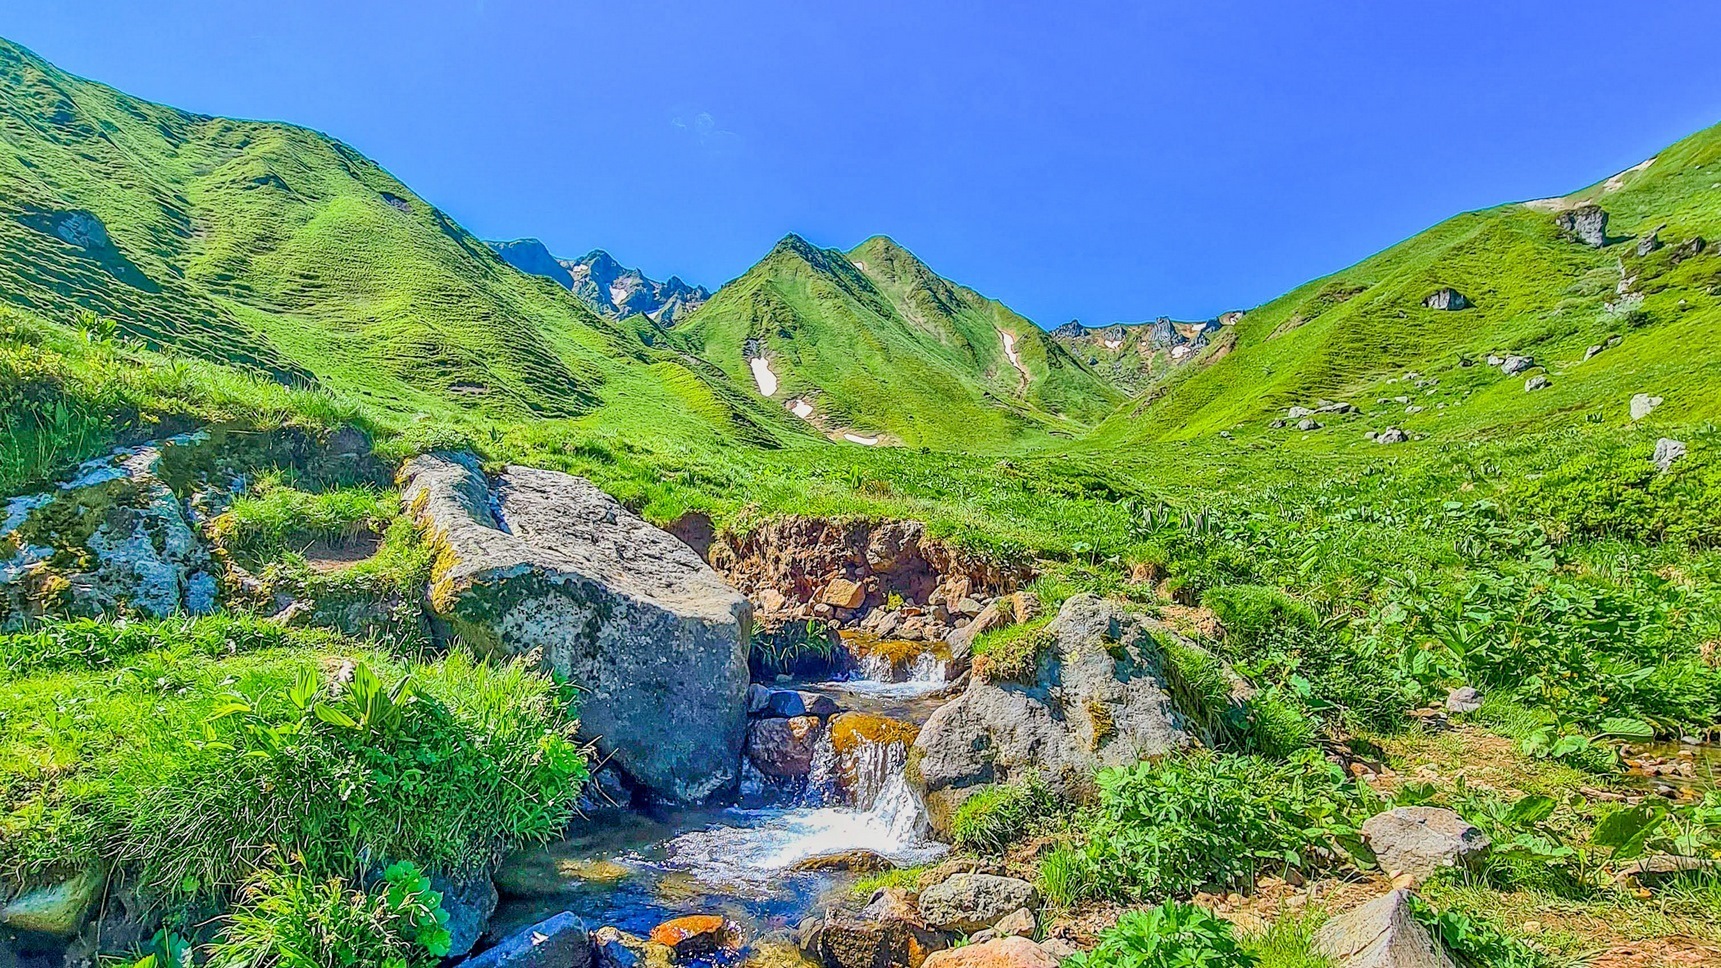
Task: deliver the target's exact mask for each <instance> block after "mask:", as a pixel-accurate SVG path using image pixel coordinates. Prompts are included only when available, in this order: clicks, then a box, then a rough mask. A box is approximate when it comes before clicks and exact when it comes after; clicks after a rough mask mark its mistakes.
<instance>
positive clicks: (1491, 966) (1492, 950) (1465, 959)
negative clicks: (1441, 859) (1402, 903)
mask: <svg viewBox="0 0 1721 968" xmlns="http://www.w3.org/2000/svg"><path fill="white" fill-rule="evenodd" d="M1410 910H1411V914H1412V916H1414V917H1415V918H1416V920H1418V921H1420V922H1422V925H1423V926H1424V927H1426V928H1427V929H1428V930H1429V933H1430V934H1433V935H1434V937H1435V938H1436V939H1437V940H1438V941H1439V942H1440V944H1441V946H1442V947H1444V948H1445V949H1446V951H1447V952H1448V953H1449V954H1451V955H1452V956H1453V960H1455V961H1456V962H1457V963H1458V966H1459V968H1552V966H1553V965H1554V962H1553V960H1552V959H1550V958H1549V957H1548V956H1546V955H1544V954H1542V953H1541V952H1540V951H1537V950H1536V949H1534V948H1532V947H1530V946H1529V945H1527V944H1525V943H1524V942H1522V941H1519V940H1518V939H1516V938H1513V937H1511V936H1510V935H1507V934H1505V933H1504V932H1502V931H1501V930H1500V929H1498V928H1496V927H1494V926H1493V925H1491V924H1488V923H1487V922H1484V921H1478V920H1475V919H1472V918H1471V917H1469V916H1468V915H1466V914H1464V913H1462V912H1460V911H1457V910H1454V909H1451V908H1448V909H1446V910H1445V911H1435V910H1434V909H1433V908H1432V907H1430V906H1429V905H1428V902H1426V901H1424V900H1422V899H1421V898H1419V897H1416V896H1414V895H1413V896H1412V897H1411V899H1410Z"/></svg>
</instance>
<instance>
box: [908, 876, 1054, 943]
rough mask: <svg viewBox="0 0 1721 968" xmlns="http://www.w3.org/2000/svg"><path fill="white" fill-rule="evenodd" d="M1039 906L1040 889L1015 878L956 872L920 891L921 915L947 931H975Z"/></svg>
mask: <svg viewBox="0 0 1721 968" xmlns="http://www.w3.org/2000/svg"><path fill="white" fill-rule="evenodd" d="M1039 907H1040V891H1039V889H1038V888H1036V887H1035V886H1034V885H1032V884H1030V883H1028V882H1027V881H1024V880H1018V879H1016V878H1014V877H1000V876H999V875H997V874H953V875H951V876H950V877H947V878H945V879H944V880H942V881H939V882H938V883H937V884H934V885H932V886H931V887H929V888H927V889H926V890H924V891H922V892H920V916H921V917H922V918H925V919H926V923H927V924H930V925H932V926H933V927H935V928H940V929H942V930H945V931H960V932H962V933H963V934H973V933H974V932H976V931H981V930H984V929H986V928H990V927H991V926H993V925H994V924H997V923H998V921H999V919H1001V918H1003V917H1005V916H1006V915H1009V914H1011V913H1012V912H1015V911H1018V910H1021V909H1023V908H1027V909H1029V910H1030V911H1033V910H1037V909H1038V908H1039Z"/></svg>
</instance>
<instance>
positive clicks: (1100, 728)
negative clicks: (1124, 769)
mask: <svg viewBox="0 0 1721 968" xmlns="http://www.w3.org/2000/svg"><path fill="white" fill-rule="evenodd" d="M1043 634H1044V635H1045V637H1046V648H1045V650H1044V655H1042V656H1041V657H1040V660H1039V666H1038V671H1037V674H1036V675H1035V677H1034V680H1033V682H1032V683H1030V684H1027V685H1023V684H1019V683H993V682H988V681H985V680H984V679H982V678H980V677H975V678H973V679H972V680H971V681H970V682H969V685H968V688H967V689H966V690H965V691H964V692H963V693H962V695H961V696H959V697H957V698H956V699H953V700H951V701H950V702H948V703H946V704H945V705H944V706H942V707H940V708H939V710H938V711H937V712H935V713H933V714H932V718H931V719H929V720H928V721H927V723H926V725H925V726H924V727H922V728H921V731H920V735H919V737H918V738H917V740H916V741H915V744H914V752H913V754H912V755H911V757H910V763H909V765H910V773H911V777H912V778H914V779H916V780H917V782H918V783H919V784H920V785H921V787H922V789H923V790H924V792H925V795H926V801H927V808H928V813H929V815H930V816H931V819H932V821H933V825H934V827H936V828H939V829H947V827H948V822H949V817H950V814H951V813H952V812H953V811H954V810H955V808H956V806H957V805H959V804H960V803H961V802H962V801H963V800H965V799H966V798H967V797H968V796H969V795H971V794H972V793H973V792H974V791H975V790H977V789H978V788H980V787H981V786H984V785H986V784H989V783H1003V782H1009V781H1010V780H1012V779H1015V778H1017V777H1023V776H1028V775H1031V774H1035V773H1037V774H1039V775H1041V776H1042V777H1044V778H1045V779H1046V780H1047V781H1048V782H1050V783H1051V784H1052V785H1053V786H1054V788H1055V789H1057V790H1059V791H1060V792H1062V793H1066V794H1070V793H1083V792H1086V791H1087V789H1088V786H1089V784H1091V782H1092V780H1091V778H1092V774H1093V771H1094V769H1095V768H1096V767H1101V766H1124V765H1128V764H1133V763H1136V762H1139V761H1140V760H1143V759H1146V758H1148V757H1150V756H1156V755H1159V754H1161V753H1165V752H1168V751H1170V750H1174V749H1179V748H1182V747H1185V746H1188V745H1189V744H1190V742H1191V736H1190V734H1189V731H1188V729H1187V727H1186V724H1185V722H1184V719H1183V717H1182V716H1180V715H1179V714H1178V713H1177V711H1176V710H1175V709H1174V708H1173V707H1172V701H1171V696H1170V693H1169V687H1168V685H1167V681H1166V678H1165V672H1164V669H1163V664H1162V655H1161V652H1160V648H1159V646H1158V644H1157V642H1156V641H1155V640H1154V636H1155V635H1163V636H1172V635H1173V633H1172V632H1171V631H1170V630H1169V629H1166V628H1165V627H1164V626H1161V625H1159V623H1157V622H1155V621H1153V620H1152V619H1148V618H1145V617H1143V616H1139V615H1135V614H1132V613H1130V612H1127V611H1125V610H1123V609H1122V608H1121V607H1119V606H1118V605H1116V604H1114V603H1111V602H1107V601H1104V600H1102V599H1099V598H1097V597H1095V596H1092V595H1077V596H1074V597H1072V598H1070V599H1069V600H1068V601H1066V602H1065V603H1064V606H1063V608H1062V609H1061V610H1060V611H1059V613H1058V617H1057V618H1056V619H1054V620H1053V621H1052V622H1051V623H1050V624H1049V625H1047V626H1046V628H1045V630H1044V633H1043ZM1188 647H1189V648H1195V647H1196V646H1194V645H1193V644H1192V643H1190V644H1189V646H1188Z"/></svg>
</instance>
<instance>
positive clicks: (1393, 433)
mask: <svg viewBox="0 0 1721 968" xmlns="http://www.w3.org/2000/svg"><path fill="white" fill-rule="evenodd" d="M1409 439H1410V435H1409V434H1407V433H1405V432H1404V431H1402V430H1400V429H1398V428H1397V427H1388V428H1386V429H1385V430H1383V431H1381V432H1380V435H1379V436H1378V437H1376V438H1375V439H1374V442H1375V443H1377V444H1402V443H1404V442H1405V441H1407V440H1409Z"/></svg>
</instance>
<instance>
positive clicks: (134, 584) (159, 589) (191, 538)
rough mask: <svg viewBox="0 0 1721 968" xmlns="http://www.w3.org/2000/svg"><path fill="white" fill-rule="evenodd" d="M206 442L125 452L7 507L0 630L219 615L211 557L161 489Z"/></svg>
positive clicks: (1, 533) (1, 545) (0, 537)
mask: <svg viewBox="0 0 1721 968" xmlns="http://www.w3.org/2000/svg"><path fill="white" fill-rule="evenodd" d="M202 440H203V436H202V435H201V434H185V435H182V436H178V437H173V438H169V439H167V440H164V441H161V442H160V443H156V444H150V445H147V446H142V447H128V448H121V449H120V450H117V451H115V452H114V453H112V454H110V455H109V456H107V457H100V458H97V459H95V460H92V461H89V462H87V463H85V464H84V465H83V466H82V467H80V468H79V469H78V471H77V473H76V474H75V475H74V476H73V477H72V479H71V480H69V481H67V482H65V483H63V484H61V485H59V486H58V487H57V488H55V489H54V490H52V491H47V492H43V493H39V494H31V495H26V496H23V497H16V498H13V499H11V500H10V501H7V502H6V504H5V505H4V508H3V519H0V627H13V626H16V625H17V624H18V623H20V622H22V621H23V620H24V619H25V618H27V617H31V616H37V615H41V614H44V613H50V612H52V613H69V614H73V615H83V616H96V615H103V614H112V613H115V612H132V613H136V614H141V615H145V616H149V617H152V618H161V617H164V616H167V615H172V614H174V613H175V612H179V611H181V610H184V611H190V612H194V613H202V612H208V611H211V610H212V609H213V608H214V607H215V603H216V592H217V585H216V580H215V576H214V575H213V574H212V573H211V571H210V565H209V555H208V552H207V550H206V549H205V548H204V546H203V543H202V542H201V541H200V540H198V537H197V535H196V533H195V532H193V531H192V529H191V525H190V524H189V523H188V522H187V520H186V515H185V510H184V508H182V507H181V506H180V503H179V499H178V497H176V496H175V495H174V492H173V490H172V488H170V487H169V486H168V485H167V483H166V481H165V480H164V479H163V476H162V475H163V471H162V464H163V460H164V459H165V458H166V457H168V456H169V455H171V454H172V453H173V452H174V451H176V450H178V449H181V448H193V447H195V446H196V445H198V444H199V443H201V442H202Z"/></svg>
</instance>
